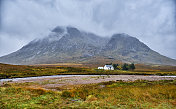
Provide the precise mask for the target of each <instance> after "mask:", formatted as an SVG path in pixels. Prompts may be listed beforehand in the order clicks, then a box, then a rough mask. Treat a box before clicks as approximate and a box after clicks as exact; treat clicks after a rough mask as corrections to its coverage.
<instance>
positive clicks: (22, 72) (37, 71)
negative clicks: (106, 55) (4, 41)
mask: <svg viewBox="0 0 176 109" xmlns="http://www.w3.org/2000/svg"><path fill="white" fill-rule="evenodd" d="M69 65H70V64H69ZM136 67H137V68H136V70H134V71H122V70H114V71H104V70H98V69H95V68H84V67H68V66H57V65H53V66H51V65H50V66H49V65H47V66H46V65H45V66H24V65H7V64H0V78H16V77H33V76H48V75H72V74H73V75H75V74H79V75H80V74H81V75H103V74H104V75H120V74H123V75H176V67H160V66H159V67H158V66H152V67H151V66H150V67H149V66H139V65H138V66H136ZM142 68H143V69H142ZM164 68H165V69H164Z"/></svg>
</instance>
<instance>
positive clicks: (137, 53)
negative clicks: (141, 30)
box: [0, 26, 176, 65]
mask: <svg viewBox="0 0 176 109" xmlns="http://www.w3.org/2000/svg"><path fill="white" fill-rule="evenodd" d="M97 57H99V58H101V59H105V58H106V59H110V60H111V61H113V60H119V61H123V62H135V63H149V64H163V65H176V60H173V59H170V58H168V57H165V56H162V55H160V54H159V53H157V52H155V51H153V50H151V49H150V48H149V47H148V46H147V45H145V44H144V43H142V42H140V41H139V40H138V39H137V38H135V37H132V36H129V35H127V34H114V35H113V36H112V37H110V38H105V37H100V36H98V35H95V34H93V33H89V32H85V31H81V30H78V29H77V28H74V27H60V26H58V27H56V28H55V29H53V30H52V31H51V33H50V34H49V35H48V37H46V38H43V39H38V40H33V41H31V42H30V43H29V44H27V45H26V46H24V47H22V48H21V49H20V50H18V51H16V52H14V53H11V54H9V55H6V56H3V57H0V62H2V63H8V64H41V63H58V62H91V61H92V60H94V61H96V60H95V59H96V58H97Z"/></svg>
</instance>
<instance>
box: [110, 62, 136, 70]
mask: <svg viewBox="0 0 176 109" xmlns="http://www.w3.org/2000/svg"><path fill="white" fill-rule="evenodd" d="M112 65H113V67H114V70H134V69H135V65H134V63H132V64H127V63H124V64H123V65H119V64H112Z"/></svg>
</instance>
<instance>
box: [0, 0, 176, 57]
mask: <svg viewBox="0 0 176 109" xmlns="http://www.w3.org/2000/svg"><path fill="white" fill-rule="evenodd" d="M2 1H4V2H2ZM1 4H2V5H1V7H3V8H1V10H0V12H1V16H0V18H1V20H0V21H1V23H0V26H1V29H0V55H4V54H7V53H10V52H12V51H15V50H17V49H19V48H21V47H22V46H23V45H25V44H27V43H28V42H29V41H31V40H33V39H35V38H38V37H45V36H47V34H48V33H49V31H50V30H52V29H53V28H54V27H56V26H58V25H61V26H66V25H72V26H75V27H77V28H80V29H82V30H86V31H90V32H94V33H96V34H99V35H102V36H110V35H112V34H114V33H127V34H129V35H131V36H134V37H137V38H139V39H140V40H141V41H142V42H144V43H145V44H147V45H148V46H149V47H150V48H152V49H153V50H156V51H157V52H159V53H161V54H163V55H165V56H169V57H172V58H175V59H176V56H175V54H176V43H175V42H176V21H175V20H176V14H175V13H176V12H175V10H176V9H175V6H176V1H175V0H1ZM4 48H5V49H4Z"/></svg>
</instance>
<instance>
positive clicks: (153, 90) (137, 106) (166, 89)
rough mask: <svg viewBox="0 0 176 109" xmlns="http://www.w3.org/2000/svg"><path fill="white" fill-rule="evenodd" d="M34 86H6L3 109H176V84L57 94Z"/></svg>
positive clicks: (0, 99)
mask: <svg viewBox="0 0 176 109" xmlns="http://www.w3.org/2000/svg"><path fill="white" fill-rule="evenodd" d="M31 84H33V85H34V84H35V83H20V84H17V83H8V82H7V83H4V84H2V85H1V86H0V108H1V109H12V108H13V109H14V108H15V109H31V108H42V109H49V108H52V109H57V108H66V109H78V108H81V109H84V108H90V109H94V108H97V109H101V108H103V109H117V108H123V109H152V108H158V109H176V86H175V85H176V80H170V81H153V82H151V81H139V80H138V81H134V82H130V81H129V82H123V81H117V82H106V83H100V84H90V85H78V86H72V88H71V87H69V89H67V88H64V89H59V90H56V91H51V90H45V89H42V88H40V87H35V88H32V87H28V86H31Z"/></svg>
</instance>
